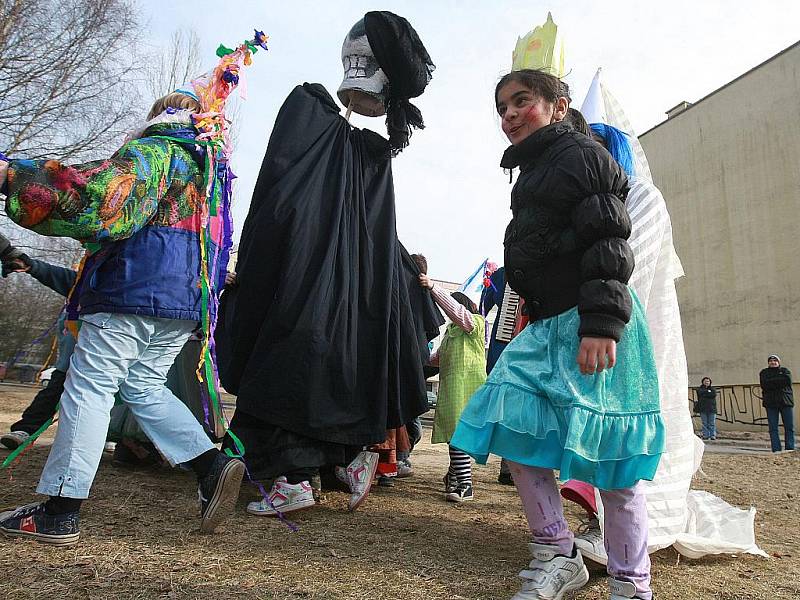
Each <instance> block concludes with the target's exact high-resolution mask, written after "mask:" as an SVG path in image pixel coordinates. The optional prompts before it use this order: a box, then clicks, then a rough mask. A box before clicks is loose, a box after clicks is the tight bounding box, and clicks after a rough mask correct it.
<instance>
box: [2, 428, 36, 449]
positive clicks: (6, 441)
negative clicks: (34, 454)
mask: <svg viewBox="0 0 800 600" xmlns="http://www.w3.org/2000/svg"><path fill="white" fill-rule="evenodd" d="M29 437H31V435H30V434H29V433H27V432H25V431H9V432H8V433H7V434H5V435H4V436H3V437H0V444H3V446H5V447H6V448H8V449H9V450H16V449H17V448H19V447H20V446H21V445H22V444H24V443H25V440H27V439H28V438H29Z"/></svg>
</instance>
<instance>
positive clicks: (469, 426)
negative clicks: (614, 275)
mask: <svg viewBox="0 0 800 600" xmlns="http://www.w3.org/2000/svg"><path fill="white" fill-rule="evenodd" d="M631 295H632V297H633V314H632V316H631V320H630V322H629V323H628V325H627V326H626V327H625V331H624V333H623V335H622V338H621V339H620V341H619V343H618V344H617V366H615V367H614V368H613V369H608V370H605V371H603V372H602V373H600V374H597V375H582V374H581V372H580V369H579V367H578V363H577V361H576V359H577V356H578V347H579V346H580V339H579V338H578V326H579V325H580V316H579V315H578V310H577V308H573V309H570V310H568V311H566V312H564V313H562V314H560V315H557V316H555V317H551V318H549V319H543V320H541V321H536V322H534V323H532V324H530V325H528V327H526V328H525V330H524V331H523V332H522V333H520V334H519V335H518V336H517V337H516V338H514V340H513V341H512V342H511V343H510V344H509V345H508V346H507V347H506V349H505V350H504V351H503V354H501V355H500V359H499V360H498V361H497V364H496V365H495V367H494V369H492V373H491V375H489V378H488V379H487V381H486V383H485V384H484V385H483V386H482V387H481V388H480V389H478V391H477V392H475V394H474V395H473V396H472V398H471V399H470V401H469V403H468V404H467V407H466V408H465V409H464V411H463V413H462V414H461V418H460V419H459V423H458V426H457V427H456V431H455V434H454V435H453V438H452V440H451V442H450V443H451V445H453V446H455V447H456V448H459V449H460V450H463V451H464V452H466V453H467V454H469V455H470V456H472V457H473V458H474V459H475V460H476V461H477V462H478V463H481V464H485V463H486V460H487V458H488V457H489V455H490V454H496V455H498V456H502V457H503V458H506V459H508V460H511V461H514V462H517V463H521V464H524V465H529V466H533V467H542V468H550V469H558V470H559V471H560V478H561V479H562V480H564V481H566V480H568V479H577V480H579V481H585V482H586V483H589V484H592V485H594V486H595V487H597V488H600V489H619V488H627V487H631V486H633V485H634V484H635V483H636V482H637V481H639V480H641V479H646V480H652V479H653V476H654V475H655V472H656V469H657V467H658V462H659V459H660V457H661V453H662V452H663V451H664V423H663V422H662V420H661V414H660V409H659V399H658V376H657V374H656V365H655V360H654V358H653V347H652V344H651V342H650V334H649V332H648V329H647V322H646V320H645V317H644V313H643V310H642V307H641V304H640V303H639V300H638V298H636V295H635V293H634V292H633V291H632V290H631Z"/></svg>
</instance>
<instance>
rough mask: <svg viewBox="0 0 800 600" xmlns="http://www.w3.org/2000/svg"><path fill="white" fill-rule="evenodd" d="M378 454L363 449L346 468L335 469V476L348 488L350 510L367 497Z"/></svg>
mask: <svg viewBox="0 0 800 600" xmlns="http://www.w3.org/2000/svg"><path fill="white" fill-rule="evenodd" d="M379 460H380V456H379V455H378V453H377V452H367V451H366V450H364V451H363V452H361V453H359V455H358V456H356V457H355V458H354V459H353V462H351V463H350V464H349V465H347V468H346V469H342V468H341V467H340V468H338V469H336V477H337V478H338V479H339V480H340V481H343V482H344V483H346V484H347V485H348V487H349V488H350V510H351V511H353V510H355V509H357V508H358V507H359V506H361V504H362V503H363V502H364V500H366V499H367V496H368V495H369V491H370V489H372V482H373V481H374V480H375V473H376V472H377V471H378V461H379Z"/></svg>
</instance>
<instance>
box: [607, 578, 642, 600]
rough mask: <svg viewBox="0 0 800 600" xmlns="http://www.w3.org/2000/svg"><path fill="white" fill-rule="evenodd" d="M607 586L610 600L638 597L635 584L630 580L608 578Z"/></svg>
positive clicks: (626, 599) (625, 599) (627, 599)
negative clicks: (609, 591)
mask: <svg viewBox="0 0 800 600" xmlns="http://www.w3.org/2000/svg"><path fill="white" fill-rule="evenodd" d="M608 588H609V589H610V590H611V598H610V600H629V599H630V598H634V599H636V598H639V596H637V595H636V586H635V585H634V584H632V583H631V582H630V581H623V580H621V579H613V578H612V579H609V580H608Z"/></svg>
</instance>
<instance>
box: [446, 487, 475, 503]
mask: <svg viewBox="0 0 800 600" xmlns="http://www.w3.org/2000/svg"><path fill="white" fill-rule="evenodd" d="M446 498H447V500H448V501H450V502H466V501H467V500H472V499H473V495H472V484H471V483H459V484H458V485H457V486H456V489H454V490H453V491H452V492H450V493H449V494H447V496H446Z"/></svg>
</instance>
